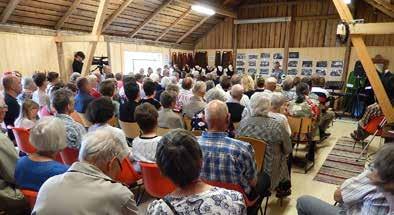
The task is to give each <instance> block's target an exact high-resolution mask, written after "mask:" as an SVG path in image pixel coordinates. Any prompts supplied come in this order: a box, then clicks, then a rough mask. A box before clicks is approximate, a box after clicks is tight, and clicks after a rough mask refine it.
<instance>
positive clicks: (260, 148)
mask: <svg viewBox="0 0 394 215" xmlns="http://www.w3.org/2000/svg"><path fill="white" fill-rule="evenodd" d="M237 139H238V140H241V141H244V142H247V143H249V144H250V145H252V147H253V149H254V155H255V157H254V159H255V160H256V165H257V169H258V170H259V171H260V172H261V171H263V168H264V157H265V150H266V148H267V143H265V142H264V141H262V140H258V139H255V138H251V137H244V136H240V137H237Z"/></svg>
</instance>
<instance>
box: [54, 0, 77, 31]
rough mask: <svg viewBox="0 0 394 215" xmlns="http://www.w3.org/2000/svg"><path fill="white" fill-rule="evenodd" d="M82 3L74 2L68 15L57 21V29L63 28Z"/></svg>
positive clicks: (75, 0)
mask: <svg viewBox="0 0 394 215" xmlns="http://www.w3.org/2000/svg"><path fill="white" fill-rule="evenodd" d="M81 2H82V0H74V2H73V3H72V4H71V6H70V7H69V8H68V9H67V11H66V13H65V14H64V15H63V16H62V18H60V19H59V21H57V23H56V25H55V29H56V30H59V29H61V28H62V27H63V25H64V23H65V22H66V21H67V19H68V18H69V17H70V16H71V14H73V12H74V11H75V9H77V7H78V6H79V4H80V3H81Z"/></svg>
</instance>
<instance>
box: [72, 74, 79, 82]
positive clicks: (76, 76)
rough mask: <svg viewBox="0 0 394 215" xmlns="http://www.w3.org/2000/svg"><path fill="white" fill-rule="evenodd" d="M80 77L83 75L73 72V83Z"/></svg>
mask: <svg viewBox="0 0 394 215" xmlns="http://www.w3.org/2000/svg"><path fill="white" fill-rule="evenodd" d="M79 77H81V74H79V73H78V72H73V73H72V74H71V75H70V81H71V82H76V81H77V79H78V78H79Z"/></svg>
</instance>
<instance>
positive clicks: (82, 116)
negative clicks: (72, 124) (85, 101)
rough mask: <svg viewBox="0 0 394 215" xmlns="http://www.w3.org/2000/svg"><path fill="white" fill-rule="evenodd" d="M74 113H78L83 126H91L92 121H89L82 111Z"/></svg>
mask: <svg viewBox="0 0 394 215" xmlns="http://www.w3.org/2000/svg"><path fill="white" fill-rule="evenodd" d="M76 113H77V114H78V116H79V118H81V120H82V125H83V126H84V127H85V128H90V126H92V123H91V122H89V120H88V119H86V116H85V114H83V113H78V112H76Z"/></svg>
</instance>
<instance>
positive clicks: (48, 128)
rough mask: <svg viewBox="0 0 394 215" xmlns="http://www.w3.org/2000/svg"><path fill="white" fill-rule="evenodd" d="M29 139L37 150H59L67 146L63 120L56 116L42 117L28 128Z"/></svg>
mask: <svg viewBox="0 0 394 215" xmlns="http://www.w3.org/2000/svg"><path fill="white" fill-rule="evenodd" d="M29 139H30V142H31V144H32V145H33V146H34V147H35V148H36V149H37V151H38V152H58V151H61V150H63V149H64V148H66V147H67V143H66V127H65V125H64V122H63V121H62V120H61V119H58V118H56V117H44V118H42V119H41V120H39V121H38V122H37V123H36V124H35V125H34V126H33V128H32V129H31V130H30V137H29Z"/></svg>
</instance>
